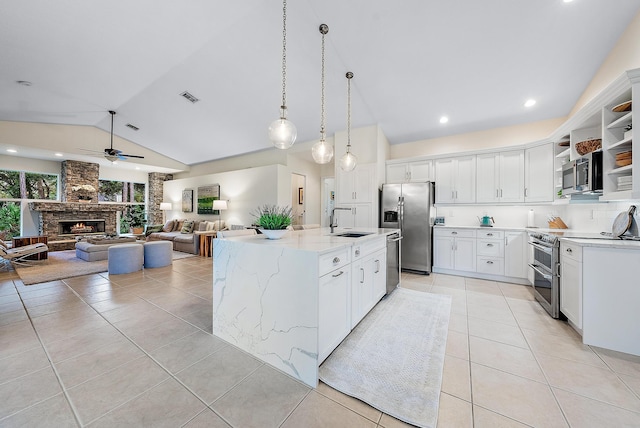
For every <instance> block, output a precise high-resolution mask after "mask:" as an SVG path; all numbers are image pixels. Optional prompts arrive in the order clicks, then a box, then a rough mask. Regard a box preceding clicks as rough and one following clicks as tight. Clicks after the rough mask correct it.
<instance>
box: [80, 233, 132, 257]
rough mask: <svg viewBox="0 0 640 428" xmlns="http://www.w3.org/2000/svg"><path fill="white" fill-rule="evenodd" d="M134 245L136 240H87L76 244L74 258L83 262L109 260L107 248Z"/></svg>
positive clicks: (123, 238)
mask: <svg viewBox="0 0 640 428" xmlns="http://www.w3.org/2000/svg"><path fill="white" fill-rule="evenodd" d="M133 243H136V238H129V237H118V238H99V237H94V238H89V239H86V240H82V241H78V242H76V257H77V258H79V259H81V260H84V261H85V262H96V261H98V260H107V259H108V258H109V247H111V246H113V245H120V244H133Z"/></svg>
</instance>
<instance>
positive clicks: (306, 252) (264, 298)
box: [213, 228, 398, 387]
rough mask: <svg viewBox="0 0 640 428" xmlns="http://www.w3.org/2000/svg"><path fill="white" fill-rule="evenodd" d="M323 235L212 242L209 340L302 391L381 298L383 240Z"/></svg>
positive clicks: (378, 233)
mask: <svg viewBox="0 0 640 428" xmlns="http://www.w3.org/2000/svg"><path fill="white" fill-rule="evenodd" d="M345 232H354V231H351V230H344V229H336V230H335V232H334V233H333V234H332V233H330V230H329V228H326V229H311V230H301V231H289V232H287V234H286V235H285V236H284V237H283V238H282V239H279V240H269V239H267V238H266V237H265V236H264V235H254V236H240V237H234V238H226V239H216V240H214V268H213V272H214V276H213V334H214V335H215V336H217V337H219V338H221V339H223V340H225V341H227V342H229V343H231V344H233V345H235V346H237V347H239V348H241V349H243V350H245V351H247V352H249V353H250V354H252V355H253V356H255V357H256V358H259V359H260V360H262V361H264V362H266V363H269V364H271V365H272V366H274V367H276V368H278V369H280V370H282V371H283V372H285V373H287V374H289V375H291V376H293V377H295V378H297V379H299V380H301V381H302V382H304V383H306V384H307V385H309V386H312V387H316V386H317V383H318V366H319V365H320V363H322V361H323V360H324V359H325V358H326V357H327V356H328V355H329V354H330V353H331V352H332V351H333V349H335V347H337V346H338V345H339V344H340V342H341V341H342V340H343V339H344V338H345V337H346V336H347V334H349V332H350V331H351V329H352V328H353V327H354V326H355V325H356V324H357V323H358V322H359V321H360V320H361V319H362V318H363V317H364V315H366V313H367V312H368V311H369V310H371V308H373V306H375V304H376V303H377V302H378V301H379V300H380V298H382V297H383V296H384V294H385V285H386V261H385V260H386V258H385V257H386V236H387V235H389V234H392V233H396V232H398V230H397V229H366V228H365V229H358V230H357V232H363V233H366V235H364V236H361V237H345V236H340V235H342V234H343V233H345Z"/></svg>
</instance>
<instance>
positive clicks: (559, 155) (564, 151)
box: [556, 147, 571, 159]
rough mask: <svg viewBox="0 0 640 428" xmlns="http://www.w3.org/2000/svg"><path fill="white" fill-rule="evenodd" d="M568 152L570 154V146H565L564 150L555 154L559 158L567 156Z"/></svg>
mask: <svg viewBox="0 0 640 428" xmlns="http://www.w3.org/2000/svg"><path fill="white" fill-rule="evenodd" d="M569 154H571V148H569V147H567V149H566V150H563V151H561V152H560V153H558V154H557V155H556V158H558V159H560V158H564V157H568V156H569Z"/></svg>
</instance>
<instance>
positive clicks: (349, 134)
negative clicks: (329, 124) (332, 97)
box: [346, 71, 353, 153]
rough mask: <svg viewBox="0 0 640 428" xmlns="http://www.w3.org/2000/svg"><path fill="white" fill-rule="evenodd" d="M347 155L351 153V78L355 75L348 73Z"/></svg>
mask: <svg viewBox="0 0 640 428" xmlns="http://www.w3.org/2000/svg"><path fill="white" fill-rule="evenodd" d="M346 76H347V153H349V152H350V151H351V78H352V77H353V73H352V72H350V71H347V74H346Z"/></svg>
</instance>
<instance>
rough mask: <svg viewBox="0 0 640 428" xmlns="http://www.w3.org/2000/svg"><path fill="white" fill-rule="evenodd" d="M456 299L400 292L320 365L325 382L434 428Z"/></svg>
mask: <svg viewBox="0 0 640 428" xmlns="http://www.w3.org/2000/svg"><path fill="white" fill-rule="evenodd" d="M450 312H451V297H449V296H442V295H438V294H431V293H423V292H420V291H414V290H407V289H403V288H398V289H396V290H395V291H394V292H393V293H392V294H391V295H390V296H389V297H387V298H386V299H384V300H382V301H381V302H380V303H378V305H377V306H376V307H375V308H373V310H372V311H371V312H370V313H369V314H368V315H367V316H366V317H365V318H364V319H363V320H362V321H361V322H360V324H358V325H357V326H356V328H355V329H354V330H353V331H352V332H351V334H349V336H347V338H346V339H345V340H344V341H343V342H342V343H341V344H340V345H339V346H338V347H337V348H336V350H335V351H333V353H332V354H331V355H330V356H329V357H328V358H327V359H326V360H325V361H324V363H323V364H322V365H321V366H320V371H319V373H320V380H322V381H323V382H324V383H326V384H327V385H329V386H331V387H332V388H334V389H337V390H338V391H341V392H343V393H345V394H347V395H350V396H352V397H355V398H358V399H359V400H362V401H364V402H365V403H368V404H369V405H371V406H373V407H375V408H376V409H378V410H380V411H382V412H384V413H387V414H388V415H391V416H393V417H395V418H396V419H400V420H402V421H404V422H407V423H410V424H413V425H417V426H420V427H435V426H436V424H437V421H438V404H439V399H440V387H441V385H442V370H443V367H444V354H445V349H446V344H447V329H448V326H449V313H450Z"/></svg>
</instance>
